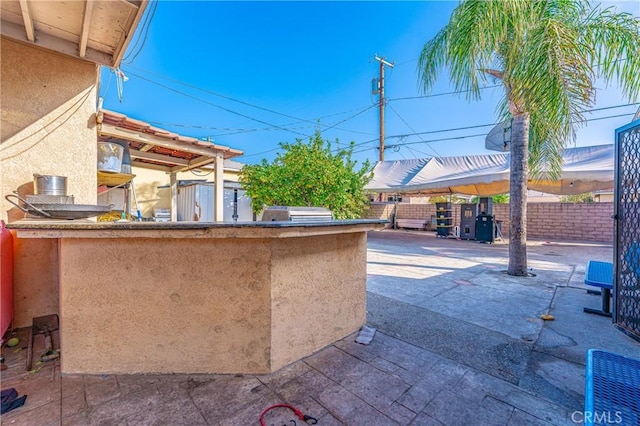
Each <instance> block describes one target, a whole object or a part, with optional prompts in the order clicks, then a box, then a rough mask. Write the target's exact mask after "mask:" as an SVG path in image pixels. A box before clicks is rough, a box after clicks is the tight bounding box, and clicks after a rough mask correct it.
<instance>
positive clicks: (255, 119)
mask: <svg viewBox="0 0 640 426" xmlns="http://www.w3.org/2000/svg"><path fill="white" fill-rule="evenodd" d="M131 75H135V77H137V78H139V79H141V80H144V81H147V82H149V83H152V84H155V85H157V86H160V87H163V88H165V89H167V90H170V91H172V92H175V93H178V94H180V95H183V96H186V97H188V98H191V99H195V100H197V101H200V102H202V103H205V104H207V105H211V106H212V107H215V108H218V109H221V110H223V111H225V112H228V113H229V114H233V115H238V116H240V117H243V118H246V119H249V120H252V121H255V122H258V123H261V124H265V125H267V126H271V127H274V128H276V129H280V130H284V131H286V132H290V133H295V134H298V135H301V136H306V135H305V134H304V133H300V132H297V131H295V130H290V129H287V128H285V127H282V126H278V125H277V124H273V123H269V122H266V121H263V120H260V119H258V118H254V117H250V116H248V115H246V114H242V113H240V112H237V111H233V110H230V109H229V108H225V107H223V106H220V105H217V104H214V103H213V102H209V101H206V100H204V99H201V98H198V97H196V96H193V95H190V94H188V93H185V92H182V91H180V90H178V89H174V88H173V87H169V86H166V85H164V84H162V83H158V82H156V81H153V80H150V79H148V78H145V77H142V76H140V75H137V74H131Z"/></svg>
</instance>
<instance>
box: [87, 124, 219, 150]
mask: <svg viewBox="0 0 640 426" xmlns="http://www.w3.org/2000/svg"><path fill="white" fill-rule="evenodd" d="M98 133H99V136H111V137H114V138H119V139H125V140H129V141H133V142H138V143H144V144H151V145H157V146H161V147H164V148H167V149H173V150H176V151H184V152H188V153H191V154H197V155H205V156H208V157H212V158H213V157H215V156H216V152H217V151H216V150H214V149H209V148H205V147H202V146H197V145H192V144H188V143H182V142H176V141H174V140H172V139H167V138H162V137H159V136H155V135H149V134H146V133H140V132H136V131H134V130H128V129H123V128H121V127H116V126H114V125H112V124H105V123H102V127H101V128H100V129H99V130H98Z"/></svg>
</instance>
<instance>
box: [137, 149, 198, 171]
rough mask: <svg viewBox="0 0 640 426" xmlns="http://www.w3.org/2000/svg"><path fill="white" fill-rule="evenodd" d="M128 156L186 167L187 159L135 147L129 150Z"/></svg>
mask: <svg viewBox="0 0 640 426" xmlns="http://www.w3.org/2000/svg"><path fill="white" fill-rule="evenodd" d="M129 156H130V157H131V158H136V159H138V158H139V159H141V160H149V161H156V162H158V163H163V164H168V165H169V166H170V167H174V166H180V167H188V166H189V160H185V159H184V158H174V157H171V156H169V155H162V154H156V153H154V152H140V151H136V150H135V149H130V150H129Z"/></svg>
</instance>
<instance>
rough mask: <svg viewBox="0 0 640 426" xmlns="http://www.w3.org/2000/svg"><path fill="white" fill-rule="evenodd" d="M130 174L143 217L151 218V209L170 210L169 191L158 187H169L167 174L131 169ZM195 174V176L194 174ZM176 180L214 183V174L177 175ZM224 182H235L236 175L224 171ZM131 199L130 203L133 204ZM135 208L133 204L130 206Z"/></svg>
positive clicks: (186, 173)
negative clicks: (132, 175)
mask: <svg viewBox="0 0 640 426" xmlns="http://www.w3.org/2000/svg"><path fill="white" fill-rule="evenodd" d="M132 173H133V174H134V175H135V176H136V177H135V178H134V179H133V184H134V186H135V190H136V196H137V198H138V206H139V207H140V213H141V214H142V216H143V217H153V209H169V208H171V190H170V189H169V188H160V189H158V187H159V186H164V185H169V174H167V173H165V172H162V171H159V170H151V169H142V168H140V167H133V168H132ZM196 173H197V174H196ZM178 180H208V181H210V182H213V181H215V179H214V173H213V172H212V173H210V174H206V172H205V173H199V172H194V173H192V172H182V173H178ZM224 180H226V181H227V180H228V181H233V182H237V181H238V173H236V172H230V171H225V173H224ZM133 201H134V200H133V199H132V203H133ZM132 205H133V206H134V207H135V204H132Z"/></svg>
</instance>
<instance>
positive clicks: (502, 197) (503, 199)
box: [471, 194, 509, 204]
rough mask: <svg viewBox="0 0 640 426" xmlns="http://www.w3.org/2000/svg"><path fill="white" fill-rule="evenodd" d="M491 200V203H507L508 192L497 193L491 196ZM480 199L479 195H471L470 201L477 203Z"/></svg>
mask: <svg viewBox="0 0 640 426" xmlns="http://www.w3.org/2000/svg"><path fill="white" fill-rule="evenodd" d="M491 199H492V200H493V204H507V203H509V194H498V195H493V196H491ZM479 201H480V197H473V198H472V199H471V202H472V203H475V204H477V203H478V202H479Z"/></svg>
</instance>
